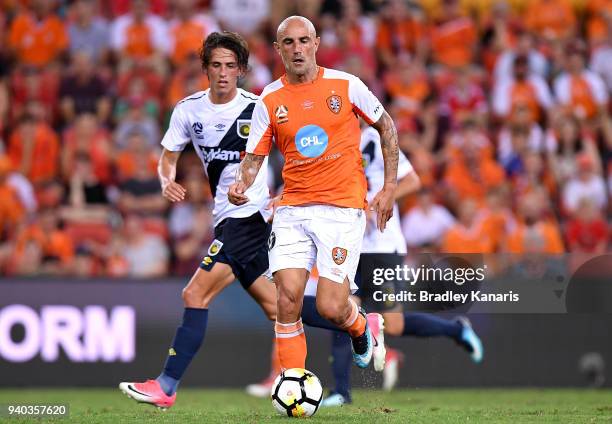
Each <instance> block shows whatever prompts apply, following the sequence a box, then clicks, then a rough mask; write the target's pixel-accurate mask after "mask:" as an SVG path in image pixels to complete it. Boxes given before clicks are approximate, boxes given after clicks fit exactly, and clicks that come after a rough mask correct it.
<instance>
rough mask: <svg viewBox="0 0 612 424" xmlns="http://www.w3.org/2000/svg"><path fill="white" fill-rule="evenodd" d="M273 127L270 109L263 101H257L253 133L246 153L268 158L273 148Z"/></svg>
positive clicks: (248, 141)
mask: <svg viewBox="0 0 612 424" xmlns="http://www.w3.org/2000/svg"><path fill="white" fill-rule="evenodd" d="M273 138H274V137H273V136H272V125H271V123H270V115H269V113H268V108H267V107H266V104H265V103H264V101H263V99H261V98H260V99H259V100H257V103H255V108H254V109H253V116H252V118H251V131H250V132H249V139H248V140H247V145H246V152H247V153H252V154H255V155H260V156H267V155H268V154H269V153H270V149H271V148H272V141H273Z"/></svg>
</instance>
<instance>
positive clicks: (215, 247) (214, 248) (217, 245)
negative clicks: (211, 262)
mask: <svg viewBox="0 0 612 424" xmlns="http://www.w3.org/2000/svg"><path fill="white" fill-rule="evenodd" d="M222 247H223V243H221V242H220V241H219V240H217V239H215V240H213V242H212V243H211V245H210V247H209V248H208V256H215V255H216V254H217V253H219V251H220V250H221V248H222Z"/></svg>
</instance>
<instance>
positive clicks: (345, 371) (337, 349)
mask: <svg viewBox="0 0 612 424" xmlns="http://www.w3.org/2000/svg"><path fill="white" fill-rule="evenodd" d="M331 336H332V372H333V374H334V379H335V380H336V387H335V389H334V391H333V392H332V395H333V394H336V393H337V394H339V395H340V396H342V400H341V402H343V403H350V402H351V364H352V362H353V358H352V356H353V355H352V353H351V338H350V337H349V335H348V334H346V333H332V335H331ZM328 399H329V398H328ZM338 399H340V398H338ZM330 401H331V399H329V400H328V402H330ZM327 406H329V405H327Z"/></svg>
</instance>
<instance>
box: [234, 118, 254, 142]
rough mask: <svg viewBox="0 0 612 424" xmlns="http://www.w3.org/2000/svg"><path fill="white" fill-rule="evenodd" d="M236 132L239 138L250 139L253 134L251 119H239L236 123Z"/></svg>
mask: <svg viewBox="0 0 612 424" xmlns="http://www.w3.org/2000/svg"><path fill="white" fill-rule="evenodd" d="M236 131H237V132H238V137H242V138H249V134H250V132H251V120H250V119H239V120H238V122H237V123H236Z"/></svg>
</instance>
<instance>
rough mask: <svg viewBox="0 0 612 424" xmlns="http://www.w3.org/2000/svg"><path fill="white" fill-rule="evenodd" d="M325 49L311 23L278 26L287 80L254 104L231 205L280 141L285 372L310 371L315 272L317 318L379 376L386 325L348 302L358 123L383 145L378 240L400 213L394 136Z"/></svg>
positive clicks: (360, 222)
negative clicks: (343, 334) (306, 316)
mask: <svg viewBox="0 0 612 424" xmlns="http://www.w3.org/2000/svg"><path fill="white" fill-rule="evenodd" d="M319 43H320V39H319V37H317V35H316V32H315V29H314V26H313V24H312V23H311V22H310V21H309V20H308V19H306V18H304V17H301V16H292V17H289V18H287V19H285V20H284V21H283V22H282V23H281V24H280V25H279V27H278V31H277V39H276V42H275V43H274V47H275V48H276V51H277V52H278V54H279V55H280V56H281V59H282V61H283V64H284V66H285V71H286V73H285V75H283V76H282V77H281V78H280V79H278V80H276V81H274V82H273V83H271V84H269V85H268V86H267V87H266V88H265V89H264V91H263V93H262V94H261V96H260V98H259V100H258V101H257V103H256V104H255V109H254V111H253V117H252V122H251V132H250V134H249V139H248V141H247V147H246V152H247V154H246V155H245V157H244V159H243V160H242V162H241V163H240V167H239V168H238V172H237V175H236V182H235V184H233V185H232V186H230V189H229V191H228V197H229V200H230V202H231V203H233V204H235V205H238V206H239V205H242V204H245V203H247V202H248V201H249V197H248V195H247V194H248V193H247V190H248V189H249V187H250V186H251V185H252V184H253V182H254V181H255V180H256V178H257V175H258V172H259V169H260V168H261V166H262V164H263V163H264V161H265V159H266V157H267V155H268V154H269V152H270V148H271V146H272V142H273V141H275V142H276V145H277V146H278V148H279V150H280V151H281V153H282V154H283V156H284V158H285V165H284V168H283V179H284V189H283V193H282V196H281V199H280V202H279V207H278V208H277V210H276V214H275V218H274V223H273V226H272V232H271V234H270V238H269V240H268V248H269V262H270V271H271V272H272V273H273V276H274V282H275V283H276V291H277V317H276V325H275V333H276V342H277V346H278V355H279V359H280V364H281V367H282V368H283V369H288V368H304V367H305V362H306V337H305V335H304V329H303V326H302V321H301V319H300V313H301V309H302V302H303V297H304V289H305V286H306V282H307V280H308V277H309V274H310V271H311V269H312V267H313V265H315V264H316V267H317V269H318V271H319V281H318V284H317V293H316V295H317V300H316V307H317V310H318V312H319V313H320V315H321V316H323V317H324V318H326V319H327V320H329V321H331V322H332V323H334V324H335V325H336V326H337V327H339V328H341V329H345V330H346V331H347V332H348V333H349V335H350V337H351V340H352V344H351V345H352V350H353V360H354V362H355V363H356V364H357V365H358V366H359V367H362V368H365V367H367V366H368V364H369V363H370V361H371V360H372V356H374V365H375V368H377V369H382V367H383V366H384V356H385V348H384V341H383V332H382V328H383V325H382V324H383V323H382V316H381V315H380V314H369V316H368V317H366V315H365V313H364V312H363V311H361V310H360V309H359V308H358V306H357V304H356V303H355V302H354V301H353V300H351V299H350V297H349V294H350V293H351V291H352V290H354V289H356V286H355V283H354V278H355V274H356V271H357V265H358V262H359V255H360V250H361V243H362V240H363V235H364V231H365V225H366V216H365V211H364V209H365V208H366V207H367V202H366V192H367V184H366V179H365V175H364V170H363V167H362V162H361V152H360V150H359V144H360V129H359V117H361V118H362V119H364V120H365V122H366V123H367V124H369V125H371V126H373V127H374V128H375V129H376V130H377V131H378V133H379V134H380V138H381V148H382V152H383V158H384V184H383V187H382V189H381V190H380V191H379V192H378V193H377V194H376V196H375V197H374V199H373V200H372V203H371V204H370V205H369V207H370V208H371V209H372V210H374V211H375V212H376V214H377V219H376V221H377V227H378V228H379V229H380V230H381V231H382V230H384V228H385V225H386V223H387V221H388V220H389V218H390V217H391V215H392V213H393V204H394V193H395V188H396V185H397V166H398V146H397V131H396V129H395V125H394V123H393V121H392V119H391V117H390V116H389V114H388V113H387V112H386V111H385V110H384V108H383V106H382V105H381V103H380V102H379V101H378V99H377V98H376V97H375V96H374V95H373V94H372V93H371V92H370V91H369V89H368V88H367V87H366V85H365V84H364V83H363V82H362V81H361V80H359V78H357V77H355V76H353V75H351V74H348V73H345V72H340V71H336V70H333V69H326V68H323V67H320V66H318V65H317V62H316V57H315V56H316V52H317V48H318V47H319ZM368 320H372V321H374V320H376V322H377V324H378V325H377V328H379V329H380V331H379V332H378V333H377V334H372V333H371V332H370V330H369V325H368Z"/></svg>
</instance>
